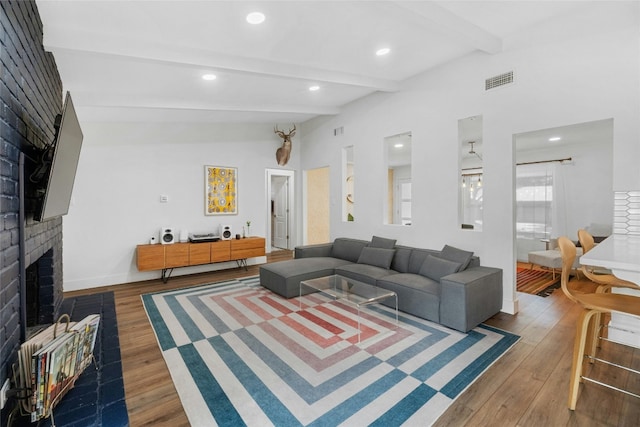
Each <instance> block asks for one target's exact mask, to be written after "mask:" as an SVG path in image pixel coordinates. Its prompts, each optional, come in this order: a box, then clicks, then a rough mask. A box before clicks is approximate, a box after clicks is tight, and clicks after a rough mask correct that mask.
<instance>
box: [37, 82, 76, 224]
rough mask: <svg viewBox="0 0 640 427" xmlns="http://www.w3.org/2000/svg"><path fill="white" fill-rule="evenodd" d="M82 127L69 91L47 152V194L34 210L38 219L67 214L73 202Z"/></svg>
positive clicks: (45, 182)
mask: <svg viewBox="0 0 640 427" xmlns="http://www.w3.org/2000/svg"><path fill="white" fill-rule="evenodd" d="M82 139H83V135H82V129H80V123H79V122H78V116H77V115H76V110H75V108H74V107H73V102H72V101H71V94H70V93H69V92H67V93H66V95H65V100H64V108H63V110H62V115H61V119H60V124H59V127H58V131H57V133H56V138H55V141H54V143H53V144H52V145H51V146H50V147H49V149H48V152H47V153H46V155H45V156H43V160H42V161H41V163H42V164H40V165H39V167H41V168H48V170H46V169H45V172H44V173H45V175H46V178H45V177H43V180H42V181H41V184H44V186H43V187H44V194H43V195H42V198H41V200H40V201H39V203H38V208H37V209H36V212H35V213H34V219H35V220H36V221H45V220H47V219H51V218H55V217H58V216H62V215H66V214H67V213H68V212H69V204H70V203H71V192H72V191H73V183H74V181H75V178H76V169H77V168H78V160H79V159H80V149H81V148H82Z"/></svg>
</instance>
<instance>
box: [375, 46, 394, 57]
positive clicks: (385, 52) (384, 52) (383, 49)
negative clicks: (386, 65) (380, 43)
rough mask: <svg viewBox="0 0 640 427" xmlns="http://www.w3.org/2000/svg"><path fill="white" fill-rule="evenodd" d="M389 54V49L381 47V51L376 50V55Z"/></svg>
mask: <svg viewBox="0 0 640 427" xmlns="http://www.w3.org/2000/svg"><path fill="white" fill-rule="evenodd" d="M389 52H391V49H389V48H388V47H383V48H382V49H378V50H376V55H378V56H384V55H386V54H388V53H389Z"/></svg>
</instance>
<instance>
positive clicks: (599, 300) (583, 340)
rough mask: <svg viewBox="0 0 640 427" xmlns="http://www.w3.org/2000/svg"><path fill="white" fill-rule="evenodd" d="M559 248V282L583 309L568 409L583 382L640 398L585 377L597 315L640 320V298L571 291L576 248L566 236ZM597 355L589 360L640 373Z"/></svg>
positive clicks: (575, 347) (575, 399)
mask: <svg viewBox="0 0 640 427" xmlns="http://www.w3.org/2000/svg"><path fill="white" fill-rule="evenodd" d="M558 246H559V248H560V253H561V254H562V276H561V279H560V283H561V286H562V291H563V292H564V293H565V295H566V296H567V297H568V298H569V299H570V300H572V301H573V302H575V303H577V304H580V305H581V306H582V307H583V310H582V313H581V314H580V316H579V317H578V322H577V325H576V337H575V341H574V346H573V366H572V368H571V379H570V382H569V402H568V406H569V409H571V410H575V408H576V402H577V401H578V391H579V386H580V382H581V381H582V380H586V381H589V382H593V383H596V384H599V385H601V386H603V387H607V388H609V389H612V390H616V391H619V392H622V393H625V394H628V395H630V396H634V397H638V398H640V396H639V395H637V394H634V393H631V392H629V391H627V390H623V389H620V388H617V387H614V386H612V385H610V384H606V383H603V382H601V381H598V380H595V379H593V378H589V377H586V376H584V375H583V365H584V358H585V353H587V351H586V350H587V348H588V347H591V346H590V345H587V344H588V343H591V342H592V335H596V336H595V339H597V337H598V329H597V328H595V327H594V323H595V319H594V316H596V315H597V314H605V313H620V314H626V315H630V316H634V317H638V318H640V298H639V297H635V296H631V295H622V294H612V293H604V292H600V293H578V292H576V291H575V290H572V289H571V288H569V286H568V282H569V273H570V272H571V268H572V265H573V262H574V260H575V257H576V246H575V244H574V243H573V242H572V241H571V240H569V239H568V238H567V237H560V238H559V239H558ZM594 352H595V350H592V349H589V352H588V354H587V357H589V358H590V359H592V360H594V361H597V362H603V363H606V364H608V365H611V366H614V367H616V368H620V369H624V370H626V371H629V372H633V373H635V374H640V371H636V370H634V369H631V368H628V367H624V366H620V365H617V364H614V363H611V362H610V361H607V360H603V359H598V358H596V357H595V354H594Z"/></svg>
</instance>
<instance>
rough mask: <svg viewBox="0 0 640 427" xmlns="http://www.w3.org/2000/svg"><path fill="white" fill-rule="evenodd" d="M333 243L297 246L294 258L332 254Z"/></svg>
mask: <svg viewBox="0 0 640 427" xmlns="http://www.w3.org/2000/svg"><path fill="white" fill-rule="evenodd" d="M332 247H333V243H320V244H318V245H306V246H297V247H296V248H295V251H294V256H293V257H294V258H311V257H318V256H324V257H327V256H331V248H332Z"/></svg>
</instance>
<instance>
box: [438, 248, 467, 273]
mask: <svg viewBox="0 0 640 427" xmlns="http://www.w3.org/2000/svg"><path fill="white" fill-rule="evenodd" d="M472 256H473V252H469V251H463V250H462V249H458V248H454V247H453V246H449V245H444V248H442V251H441V252H440V258H444V259H446V260H449V261H453V262H457V263H460V268H459V270H458V271H462V270H464V269H465V268H467V266H468V265H469V262H470V261H471V257H472Z"/></svg>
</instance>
